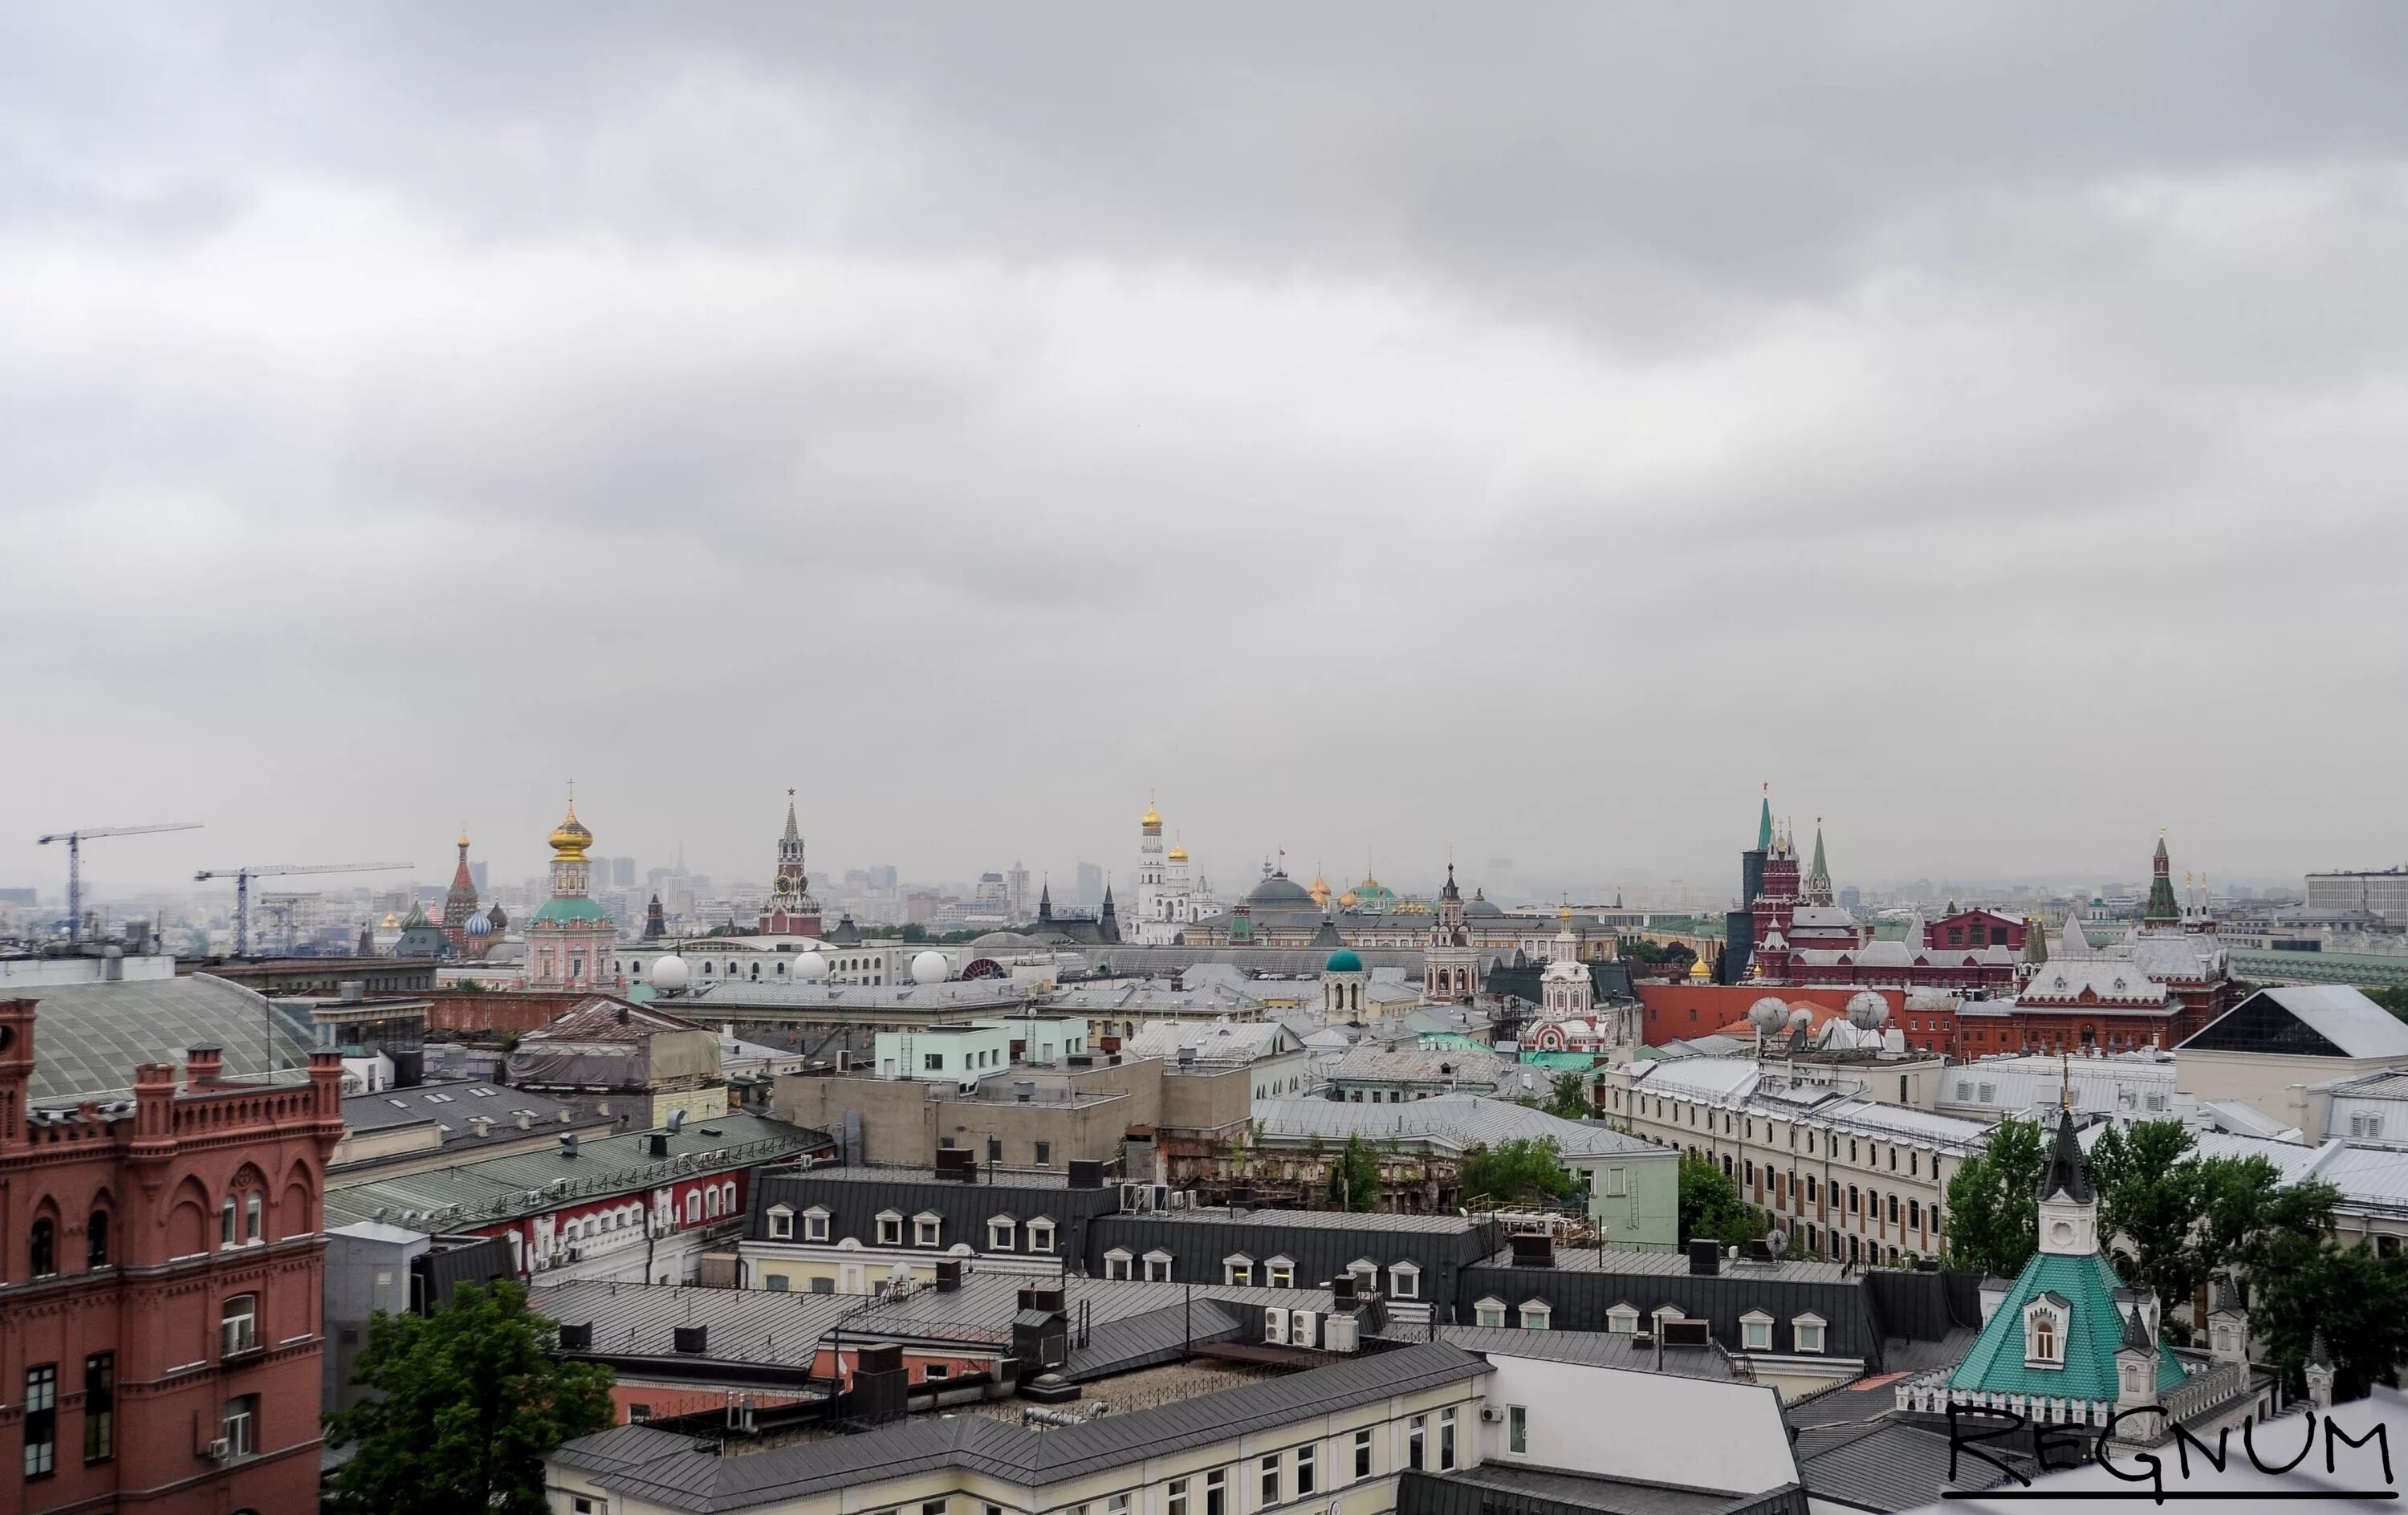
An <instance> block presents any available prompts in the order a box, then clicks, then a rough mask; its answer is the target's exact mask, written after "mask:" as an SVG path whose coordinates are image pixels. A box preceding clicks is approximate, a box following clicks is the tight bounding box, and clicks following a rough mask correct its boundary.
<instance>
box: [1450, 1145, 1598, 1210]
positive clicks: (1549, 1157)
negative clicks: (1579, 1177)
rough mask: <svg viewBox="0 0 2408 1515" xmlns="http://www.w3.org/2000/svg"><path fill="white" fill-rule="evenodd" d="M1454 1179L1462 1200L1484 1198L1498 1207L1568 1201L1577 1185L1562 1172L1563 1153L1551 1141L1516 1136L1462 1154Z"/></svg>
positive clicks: (1568, 1175) (1569, 1176)
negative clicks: (1459, 1180) (1557, 1200)
mask: <svg viewBox="0 0 2408 1515" xmlns="http://www.w3.org/2000/svg"><path fill="white" fill-rule="evenodd" d="M1457 1177H1458V1178H1459V1179H1461V1181H1462V1184H1463V1193H1464V1197H1465V1198H1467V1199H1469V1198H1473V1197H1476V1196H1481V1195H1485V1196H1486V1197H1487V1198H1489V1199H1493V1200H1495V1201H1496V1202H1497V1203H1498V1204H1499V1205H1519V1204H1524V1203H1527V1202H1528V1201H1531V1200H1550V1199H1565V1198H1569V1197H1570V1195H1571V1193H1572V1192H1573V1191H1574V1190H1576V1189H1577V1188H1579V1187H1580V1186H1579V1185H1578V1184H1577V1183H1575V1182H1574V1181H1573V1180H1572V1176H1571V1175H1570V1174H1569V1173H1566V1172H1565V1171H1564V1165H1563V1152H1562V1150H1561V1149H1560V1148H1558V1147H1556V1145H1555V1141H1554V1139H1553V1138H1545V1139H1540V1140H1533V1139H1531V1138H1529V1137H1527V1136H1516V1137H1514V1138H1513V1139H1512V1141H1505V1142H1499V1143H1498V1144H1497V1145H1496V1146H1495V1147H1474V1148H1472V1149H1471V1151H1469V1152H1467V1153H1465V1154H1464V1159H1463V1165H1462V1167H1461V1168H1460V1169H1459V1170H1458V1173H1457Z"/></svg>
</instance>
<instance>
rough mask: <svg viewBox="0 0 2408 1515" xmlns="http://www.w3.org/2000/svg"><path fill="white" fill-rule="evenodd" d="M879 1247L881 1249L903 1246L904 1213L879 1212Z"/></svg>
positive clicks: (897, 1211)
mask: <svg viewBox="0 0 2408 1515" xmlns="http://www.w3.org/2000/svg"><path fill="white" fill-rule="evenodd" d="M878 1245H880V1246H881V1247H900V1246H902V1245H903V1212H902V1211H901V1210H880V1211H879V1212H878Z"/></svg>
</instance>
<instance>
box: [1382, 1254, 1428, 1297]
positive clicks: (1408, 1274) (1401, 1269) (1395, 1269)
mask: <svg viewBox="0 0 2408 1515" xmlns="http://www.w3.org/2000/svg"><path fill="white" fill-rule="evenodd" d="M1421 1296H1422V1270H1421V1269H1420V1268H1419V1267H1418V1266H1416V1265H1413V1264H1412V1263H1391V1264H1389V1265H1388V1297H1389V1298H1391V1299H1419V1298H1420V1297H1421Z"/></svg>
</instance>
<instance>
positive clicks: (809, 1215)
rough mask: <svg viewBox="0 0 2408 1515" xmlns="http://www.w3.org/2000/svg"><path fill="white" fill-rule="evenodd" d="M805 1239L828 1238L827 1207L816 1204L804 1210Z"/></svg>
mask: <svg viewBox="0 0 2408 1515" xmlns="http://www.w3.org/2000/svg"><path fill="white" fill-rule="evenodd" d="M803 1239H804V1240H805V1241H825V1240H827V1239H828V1212H827V1211H826V1210H825V1209H823V1208H821V1207H819V1206H817V1205H814V1206H812V1207H811V1208H810V1209H807V1210H805V1211H803Z"/></svg>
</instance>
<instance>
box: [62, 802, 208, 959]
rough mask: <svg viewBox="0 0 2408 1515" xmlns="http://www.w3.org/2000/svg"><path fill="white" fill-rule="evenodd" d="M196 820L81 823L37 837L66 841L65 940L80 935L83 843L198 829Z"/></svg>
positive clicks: (81, 928)
mask: <svg viewBox="0 0 2408 1515" xmlns="http://www.w3.org/2000/svg"><path fill="white" fill-rule="evenodd" d="M200 829H201V823H200V822H197V821H169V822H165V823H163V824H160V825H156V826H81V827H79V828H78V829H76V830H74V831H54V832H52V833H50V835H49V836H42V837H37V838H36V840H35V842H34V845H35V846H36V847H47V846H49V845H50V843H52V842H65V843H66V844H67V940H69V941H74V940H76V939H77V938H78V937H79V936H81V935H82V934H83V844H84V843H86V842H88V841H92V840H93V839H95V838H97V837H101V836H141V835H143V834H144V833H146V832H152V831H198V830H200Z"/></svg>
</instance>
